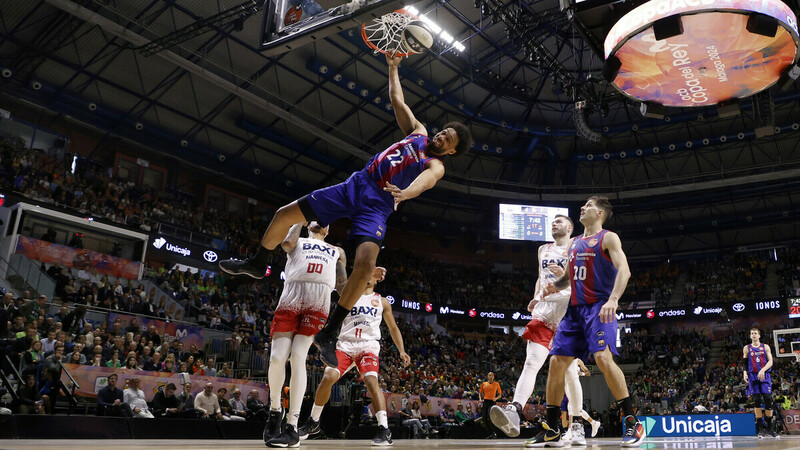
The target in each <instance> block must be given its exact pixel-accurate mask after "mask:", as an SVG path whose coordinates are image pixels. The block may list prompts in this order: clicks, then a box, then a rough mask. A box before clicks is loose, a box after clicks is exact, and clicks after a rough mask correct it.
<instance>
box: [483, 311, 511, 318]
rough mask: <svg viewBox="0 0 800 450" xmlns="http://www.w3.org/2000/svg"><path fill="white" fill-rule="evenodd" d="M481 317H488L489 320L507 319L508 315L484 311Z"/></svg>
mask: <svg viewBox="0 0 800 450" xmlns="http://www.w3.org/2000/svg"><path fill="white" fill-rule="evenodd" d="M481 317H488V318H489V319H505V318H506V315H505V314H503V313H497V312H494V311H483V312H481Z"/></svg>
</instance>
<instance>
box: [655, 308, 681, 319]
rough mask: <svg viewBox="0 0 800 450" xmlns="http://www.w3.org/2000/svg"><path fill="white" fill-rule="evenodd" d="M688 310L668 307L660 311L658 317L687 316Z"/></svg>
mask: <svg viewBox="0 0 800 450" xmlns="http://www.w3.org/2000/svg"><path fill="white" fill-rule="evenodd" d="M685 315H686V310H685V309H668V310H666V311H659V312H658V317H664V316H666V317H675V316H685Z"/></svg>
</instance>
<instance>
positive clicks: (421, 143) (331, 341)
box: [219, 56, 472, 367]
mask: <svg viewBox="0 0 800 450" xmlns="http://www.w3.org/2000/svg"><path fill="white" fill-rule="evenodd" d="M400 59H401V58H393V57H388V56H387V58H386V60H387V62H388V65H389V97H390V98H391V101H392V107H393V109H394V112H395V118H396V119H397V124H398V125H400V129H401V130H402V131H403V133H404V134H406V137H405V138H403V140H401V141H399V142H397V143H395V144H393V145H392V146H390V147H389V148H387V149H386V150H384V151H383V152H381V153H379V154H377V155H375V156H374V157H373V158H372V159H371V160H369V162H368V163H367V166H366V167H365V168H364V169H362V170H360V171H358V172H355V173H353V174H352V175H351V176H350V178H348V179H347V181H345V182H343V183H340V184H337V185H335V186H331V187H328V188H325V189H320V190H317V191H314V192H312V193H311V194H309V195H307V196H305V197H302V198H300V199H299V200H296V201H294V202H292V203H290V204H288V205H286V206H284V207H282V208H280V209H279V210H278V211H277V212H276V213H275V216H274V217H273V218H272V222H270V224H269V227H268V228H267V231H266V232H265V233H264V236H263V237H262V238H261V245H260V246H259V248H258V251H257V252H256V254H255V255H254V256H252V257H251V258H249V259H247V260H245V261H237V260H225V261H220V264H219V266H220V268H221V269H222V270H223V271H225V272H227V273H229V274H232V275H240V274H244V275H249V276H251V277H253V278H261V277H263V276H264V269H265V268H266V266H267V261H268V258H269V252H270V250H272V249H274V248H275V247H276V246H277V245H278V243H280V240H281V239H283V236H284V235H285V234H286V231H287V230H288V229H289V227H291V226H292V224H295V223H301V222H305V221H307V220H318V221H319V222H320V223H321V224H323V225H327V224H330V223H331V222H333V221H334V220H336V219H339V218H341V217H349V218H350V219H351V220H352V222H353V227H352V229H351V231H350V234H351V235H352V236H354V237H355V238H356V241H357V245H356V252H355V260H354V262H353V270H352V272H351V273H350V279H349V280H348V281H347V285H345V287H344V289H343V290H342V291H340V292H339V295H340V298H339V304H338V306H337V307H336V309H335V310H334V312H333V314H331V317H330V318H329V320H328V323H327V324H326V325H325V328H323V329H322V330H321V331H320V332H319V333H317V335H316V336H315V337H314V343H315V344H316V345H317V346H318V347H319V349H320V358H321V359H322V361H323V362H324V363H325V364H326V365H328V366H330V367H337V366H338V363H337V360H336V337H337V335H338V333H339V327H340V326H341V324H342V321H343V320H344V318H345V317H346V316H347V315H348V314H349V313H350V308H352V307H353V305H354V304H355V302H356V301H357V300H358V298H359V297H360V296H361V292H363V291H364V289H365V288H366V286H367V281H368V280H369V277H370V276H371V275H372V272H373V271H374V270H375V261H377V258H378V251H379V250H380V245H381V242H382V241H383V238H384V236H385V234H386V220H387V218H388V217H389V214H391V213H392V211H394V210H396V209H397V205H398V204H399V203H400V202H402V201H405V200H410V199H413V198H415V197H417V196H419V195H420V194H422V193H423V192H425V191H427V190H428V189H431V188H432V187H434V186H435V185H436V183H437V182H438V181H439V179H441V178H442V176H444V164H443V163H442V161H441V159H440V158H441V157H443V156H445V155H452V156H457V155H461V154H463V153H465V152H466V151H467V150H468V149H469V147H470V146H471V145H472V137H471V135H470V132H469V129H468V128H467V127H466V126H465V125H464V124H461V123H457V122H450V123H447V124H445V125H444V126H443V127H442V131H440V132H439V133H437V134H436V135H435V136H434V137H433V139H429V138H428V131H427V130H426V129H425V126H424V125H422V123H421V122H420V121H419V120H417V118H416V117H414V114H413V113H412V112H411V109H410V108H409V107H408V105H406V103H405V100H404V98H403V88H402V86H401V84H400V75H399V73H398V66H399V65H400Z"/></svg>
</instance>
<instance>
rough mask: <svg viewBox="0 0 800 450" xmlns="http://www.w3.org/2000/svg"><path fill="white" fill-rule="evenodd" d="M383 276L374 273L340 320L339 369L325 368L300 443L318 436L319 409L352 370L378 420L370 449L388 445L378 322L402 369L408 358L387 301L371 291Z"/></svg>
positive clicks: (379, 271) (383, 271)
mask: <svg viewBox="0 0 800 450" xmlns="http://www.w3.org/2000/svg"><path fill="white" fill-rule="evenodd" d="M385 276H386V269H384V268H383V267H378V268H377V269H375V271H374V273H373V274H372V277H370V279H369V281H367V288H366V289H364V292H363V293H362V295H361V298H359V299H358V301H357V302H356V304H355V305H354V306H353V309H351V310H350V315H349V316H347V318H346V319H344V323H343V324H342V330H341V331H340V332H339V342H338V343H337V344H336V353H337V355H338V359H339V367H338V368H336V369H334V368H331V367H326V368H325V375H323V377H322V381H321V382H320V384H319V387H318V388H317V395H316V397H315V398H314V407H313V408H312V409H311V417H309V419H308V422H307V423H306V424H305V425H303V426H302V427H300V439H305V438H307V437H308V436H309V435H315V434H318V433H319V432H320V426H319V418H320V416H321V415H322V409H323V408H324V407H325V404H326V403H328V399H329V398H330V397H331V387H333V385H334V384H335V383H336V382H337V381H339V378H341V377H342V375H344V374H345V373H347V371H348V370H350V369H351V368H353V367H356V368H357V369H358V373H359V374H361V376H362V377H363V378H364V383H366V385H367V391H368V392H369V394H370V396H371V397H372V404H373V405H374V407H375V417H376V418H377V419H378V434H377V436H375V439H373V440H372V445H392V433H391V432H390V431H389V422H388V419H387V418H386V398H384V396H383V392H381V387H380V385H379V384H378V368H379V359H378V354H379V353H380V351H381V344H380V339H381V318H383V320H384V321H385V322H386V326H387V327H389V334H390V335H391V336H392V340H393V341H394V345H395V346H397V350H398V351H399V352H400V358H401V359H402V360H403V365H408V364H409V363H410V362H411V358H410V357H409V356H408V354H407V353H406V352H405V348H404V347H403V336H402V335H401V334H400V329H399V328H398V327H397V323H396V322H395V321H394V316H393V315H392V306H391V305H390V304H389V300H387V299H386V297H381V295H380V294H378V293H377V292H375V291H374V288H375V284H377V283H378V282H379V281H382V280H383V278H384V277H385Z"/></svg>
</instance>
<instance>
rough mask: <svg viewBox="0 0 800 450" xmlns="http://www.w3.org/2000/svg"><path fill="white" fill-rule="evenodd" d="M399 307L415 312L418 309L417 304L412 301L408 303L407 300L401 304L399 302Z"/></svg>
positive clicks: (418, 305)
mask: <svg viewBox="0 0 800 450" xmlns="http://www.w3.org/2000/svg"><path fill="white" fill-rule="evenodd" d="M400 306H402V307H403V308H408V309H416V310H419V309H420V304H419V302H412V301H409V300H403V301H402V302H400Z"/></svg>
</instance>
